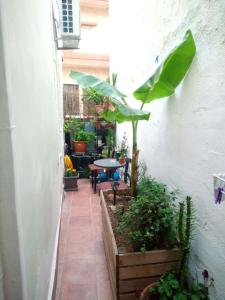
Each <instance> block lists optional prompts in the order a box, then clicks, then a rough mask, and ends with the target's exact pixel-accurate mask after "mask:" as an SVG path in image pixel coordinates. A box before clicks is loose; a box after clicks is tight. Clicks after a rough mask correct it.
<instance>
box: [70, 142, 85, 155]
mask: <svg viewBox="0 0 225 300" xmlns="http://www.w3.org/2000/svg"><path fill="white" fill-rule="evenodd" d="M73 148H74V151H75V152H76V153H85V152H87V142H85V141H73Z"/></svg>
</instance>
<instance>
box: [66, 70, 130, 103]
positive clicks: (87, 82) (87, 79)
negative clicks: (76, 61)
mask: <svg viewBox="0 0 225 300" xmlns="http://www.w3.org/2000/svg"><path fill="white" fill-rule="evenodd" d="M70 77H71V78H73V79H74V80H76V82H77V83H78V84H79V85H81V86H82V87H83V88H88V87H91V88H94V89H95V90H96V91H97V92H99V93H100V94H102V95H103V96H108V97H114V98H120V97H126V96H125V95H124V94H122V93H121V92H120V91H118V90H117V89H116V87H115V86H113V85H111V84H110V83H108V82H107V81H104V80H102V79H100V78H98V77H96V76H93V75H90V74H87V73H83V72H76V71H71V72H70Z"/></svg>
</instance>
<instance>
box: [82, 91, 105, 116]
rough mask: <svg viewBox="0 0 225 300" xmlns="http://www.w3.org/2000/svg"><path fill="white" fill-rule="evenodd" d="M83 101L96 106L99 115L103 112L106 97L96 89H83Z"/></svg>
mask: <svg viewBox="0 0 225 300" xmlns="http://www.w3.org/2000/svg"><path fill="white" fill-rule="evenodd" d="M83 101H84V102H86V101H87V102H88V103H91V104H94V105H95V111H96V112H97V113H101V112H103V102H104V96H103V95H102V94H101V93H99V92H98V91H97V90H96V89H95V88H93V87H90V88H86V89H83Z"/></svg>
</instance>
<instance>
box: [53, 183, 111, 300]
mask: <svg viewBox="0 0 225 300" xmlns="http://www.w3.org/2000/svg"><path fill="white" fill-rule="evenodd" d="M78 185H79V191H78V192H66V193H65V199H64V201H63V207H62V223H61V233H60V242H59V261H58V274H57V287H56V298H55V300H112V295H111V288H110V282H109V277H108V271H107V266H106V258H105V252H104V246H103V241H102V235H101V207H100V203H99V196H98V194H93V192H92V190H91V187H90V183H89V181H88V180H86V179H81V180H79V182H78Z"/></svg>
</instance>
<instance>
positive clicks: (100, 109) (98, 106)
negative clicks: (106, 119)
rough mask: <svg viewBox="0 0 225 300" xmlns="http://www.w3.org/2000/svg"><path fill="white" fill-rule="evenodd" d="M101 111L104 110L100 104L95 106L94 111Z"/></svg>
mask: <svg viewBox="0 0 225 300" xmlns="http://www.w3.org/2000/svg"><path fill="white" fill-rule="evenodd" d="M103 110H104V107H103V105H102V104H98V105H95V111H96V112H97V113H102V112H103Z"/></svg>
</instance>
